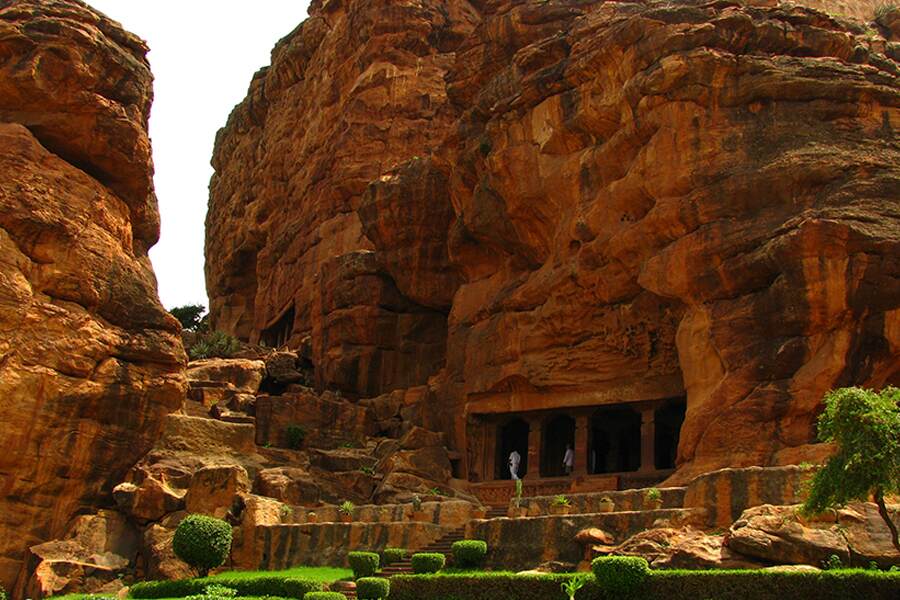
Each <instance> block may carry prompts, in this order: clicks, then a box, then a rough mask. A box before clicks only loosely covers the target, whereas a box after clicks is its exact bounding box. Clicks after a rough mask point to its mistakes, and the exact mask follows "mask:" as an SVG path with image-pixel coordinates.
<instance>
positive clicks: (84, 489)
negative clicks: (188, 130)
mask: <svg viewBox="0 0 900 600" xmlns="http://www.w3.org/2000/svg"><path fill="white" fill-rule="evenodd" d="M146 52H147V48H146V46H145V45H144V44H143V42H142V41H141V40H140V39H138V38H136V37H135V36H133V35H131V34H128V33H126V32H125V31H123V30H122V29H121V28H120V27H119V25H118V24H116V23H114V22H112V21H110V20H109V19H106V18H105V17H102V16H101V15H99V14H98V13H96V12H94V11H93V10H91V9H89V8H88V7H87V6H86V5H84V4H83V3H81V2H77V1H55V0H51V1H40V2H38V1H29V0H22V1H18V2H3V3H0V445H2V452H0V584H2V585H3V586H4V587H5V588H7V589H12V590H14V593H15V594H17V595H18V594H19V593H22V590H23V588H24V586H25V584H26V583H27V582H26V574H25V573H24V572H23V570H22V567H23V560H25V558H26V553H27V551H28V548H29V547H30V546H35V545H38V544H41V543H43V542H47V541H49V540H51V539H54V538H58V537H61V536H63V535H64V534H65V533H66V531H67V529H68V528H69V525H70V520H71V519H72V518H73V516H75V515H76V514H78V513H83V512H88V511H89V510H91V509H95V508H97V506H98V504H99V503H101V502H102V503H106V502H109V501H110V498H111V496H110V492H111V491H112V487H113V486H114V485H115V484H116V483H118V482H119V481H121V479H122V477H123V476H124V474H125V472H126V471H127V470H128V469H129V468H130V467H131V466H132V465H133V464H134V463H135V462H136V461H137V460H138V459H139V458H140V457H141V456H142V455H143V454H144V453H146V452H147V450H149V449H150V447H151V446H152V444H153V442H154V441H155V439H156V438H157V436H158V434H159V433H160V431H161V428H162V424H163V418H164V416H165V415H166V414H167V413H170V412H172V411H174V410H176V409H178V408H179V407H180V406H181V403H182V401H183V398H184V393H185V381H184V376H183V375H182V370H183V367H184V361H185V357H184V351H183V349H182V346H181V340H180V338H179V335H178V332H179V326H178V323H177V322H176V321H175V320H174V319H173V318H172V317H171V316H170V315H169V314H168V313H167V312H166V311H165V310H164V309H163V307H162V306H161V305H160V304H159V300H158V297H157V293H156V281H155V278H154V275H153V271H152V268H151V265H150V260H149V258H148V257H147V250H148V248H149V247H150V246H152V245H153V244H154V243H155V241H156V239H157V236H158V229H159V216H158V213H157V208H156V198H155V196H154V193H153V185H152V173H153V167H152V164H151V160H150V142H149V139H148V136H147V118H148V114H149V109H150V101H151V97H152V92H151V75H150V70H149V67H148V64H147V61H146V59H145V54H146ZM45 562H47V561H45ZM50 562H52V561H50ZM50 562H47V564H50ZM17 578H18V584H17V583H16V580H17ZM50 588H52V589H57V588H56V586H55V585H51V586H50Z"/></svg>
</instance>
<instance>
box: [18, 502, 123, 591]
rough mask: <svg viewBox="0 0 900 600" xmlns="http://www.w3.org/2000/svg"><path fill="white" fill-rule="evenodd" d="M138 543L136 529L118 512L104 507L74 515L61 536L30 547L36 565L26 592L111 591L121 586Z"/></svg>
mask: <svg viewBox="0 0 900 600" xmlns="http://www.w3.org/2000/svg"><path fill="white" fill-rule="evenodd" d="M139 543H140V534H139V532H138V530H137V529H136V528H135V527H134V526H133V525H131V524H130V523H129V522H128V520H127V519H126V518H125V517H124V516H123V515H122V514H120V513H118V512H114V511H108V510H104V511H100V512H98V513H97V514H94V515H82V516H80V517H77V518H76V519H75V521H73V523H72V526H71V527H70V529H69V531H68V533H67V535H66V538H65V539H62V540H55V541H51V542H45V543H43V544H38V545H36V546H32V547H31V548H30V552H31V555H32V557H33V559H32V560H33V562H35V563H36V567H35V570H34V573H33V575H32V577H31V580H30V582H29V584H28V594H29V596H31V597H48V596H53V595H64V594H68V593H74V592H79V593H113V594H114V593H115V592H117V591H118V590H119V589H121V588H122V585H123V584H122V582H121V580H120V579H121V577H122V576H123V575H124V574H126V573H127V571H128V569H129V567H131V566H133V564H134V560H135V557H136V556H137V552H138V549H139Z"/></svg>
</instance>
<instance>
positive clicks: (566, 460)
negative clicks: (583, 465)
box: [563, 444, 575, 475]
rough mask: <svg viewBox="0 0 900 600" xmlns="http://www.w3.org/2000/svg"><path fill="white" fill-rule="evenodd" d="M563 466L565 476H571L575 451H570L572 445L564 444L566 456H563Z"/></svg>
mask: <svg viewBox="0 0 900 600" xmlns="http://www.w3.org/2000/svg"><path fill="white" fill-rule="evenodd" d="M563 466H564V467H565V468H566V475H571V474H572V469H573V468H574V467H575V451H574V450H572V444H566V454H565V456H563Z"/></svg>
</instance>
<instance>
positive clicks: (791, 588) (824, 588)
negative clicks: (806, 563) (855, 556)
mask: <svg viewBox="0 0 900 600" xmlns="http://www.w3.org/2000/svg"><path fill="white" fill-rule="evenodd" d="M648 583H649V585H648V588H649V591H650V592H651V593H649V594H648V595H647V596H646V598H647V600H663V599H671V600H682V599H684V600H687V599H688V598H700V599H702V598H715V599H716V600H849V599H850V598H860V599H862V598H865V599H866V600H897V598H900V573H896V572H895V573H887V572H882V571H865V570H862V569H846V570H840V571H818V572H815V571H814V572H810V573H803V572H800V573H785V572H778V571H774V572H773V571H753V570H745V571H724V570H723V571H653V572H652V575H651V577H650V580H649V582H648Z"/></svg>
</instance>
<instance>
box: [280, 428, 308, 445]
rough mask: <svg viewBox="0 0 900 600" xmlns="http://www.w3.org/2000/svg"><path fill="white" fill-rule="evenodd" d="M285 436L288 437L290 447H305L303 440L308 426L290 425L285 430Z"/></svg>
mask: <svg viewBox="0 0 900 600" xmlns="http://www.w3.org/2000/svg"><path fill="white" fill-rule="evenodd" d="M284 436H285V438H287V445H288V448H290V449H291V450H299V449H300V448H302V447H303V440H305V439H306V428H305V427H303V426H302V425H288V426H287V427H286V428H285V430H284Z"/></svg>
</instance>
